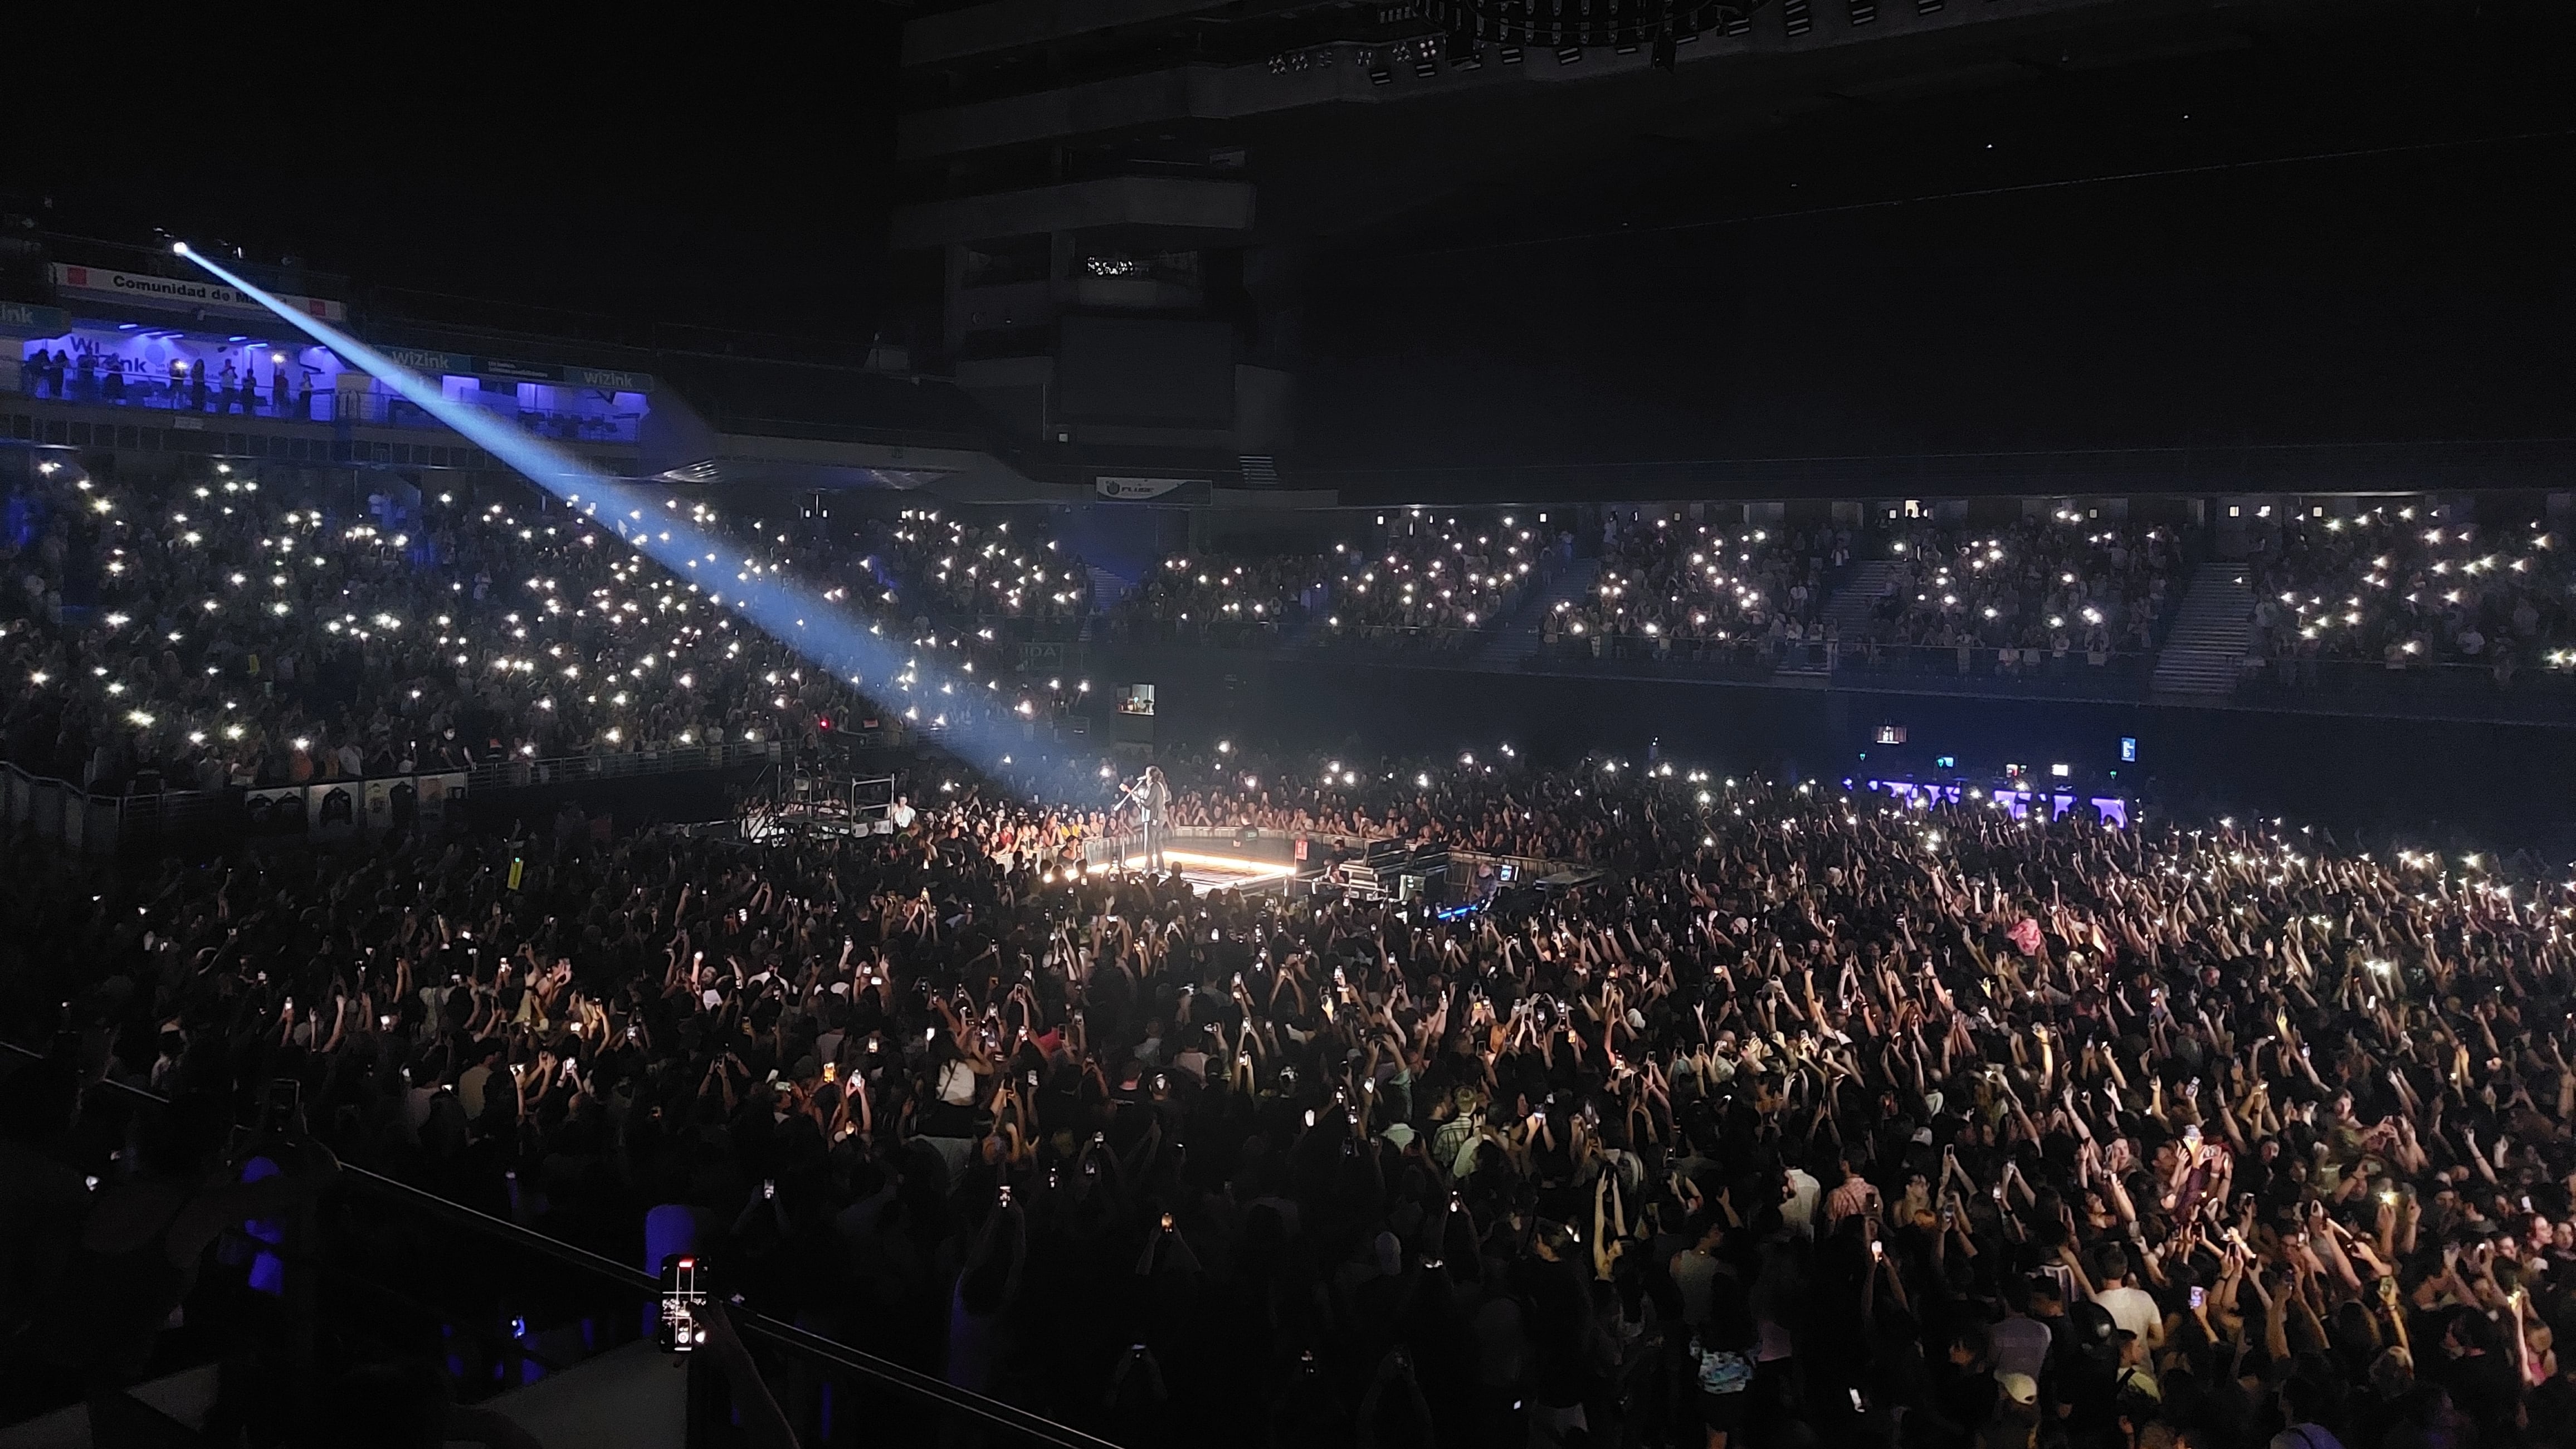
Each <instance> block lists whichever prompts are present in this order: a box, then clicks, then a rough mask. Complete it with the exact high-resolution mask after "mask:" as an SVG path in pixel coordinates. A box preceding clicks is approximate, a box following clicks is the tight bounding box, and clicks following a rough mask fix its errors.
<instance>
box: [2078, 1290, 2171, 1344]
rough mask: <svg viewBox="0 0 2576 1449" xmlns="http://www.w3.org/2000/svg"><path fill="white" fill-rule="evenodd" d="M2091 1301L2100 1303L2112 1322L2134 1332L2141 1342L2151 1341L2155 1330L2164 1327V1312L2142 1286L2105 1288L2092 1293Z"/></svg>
mask: <svg viewBox="0 0 2576 1449" xmlns="http://www.w3.org/2000/svg"><path fill="white" fill-rule="evenodd" d="M2093 1301H2094V1302H2096V1303H2099V1304H2101V1305H2102V1310H2103V1311H2104V1312H2106V1313H2108V1314H2110V1315H2111V1321H2112V1322H2113V1323H2116V1324H2118V1325H2119V1326H2121V1327H2122V1328H2125V1329H2127V1330H2129V1331H2130V1332H2131V1333H2134V1334H2136V1335H2137V1336H2138V1339H2139V1341H2140V1342H2142V1343H2144V1342H2152V1341H2153V1340H2154V1338H2155V1336H2156V1330H2157V1329H2159V1328H2162V1327H2164V1322H2165V1316H2164V1314H2163V1313H2162V1312H2160V1311H2159V1310H2158V1309H2157V1308H2156V1300H2155V1299H2154V1298H2153V1297H2152V1296H2150V1295H2149V1294H2148V1293H2147V1291H2146V1290H2145V1289H2143V1288H2128V1287H2121V1288H2105V1289H2103V1290H2102V1291H2101V1292H2099V1293H2096V1294H2094V1295H2093Z"/></svg>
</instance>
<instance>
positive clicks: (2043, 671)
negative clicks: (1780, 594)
mask: <svg viewBox="0 0 2576 1449" xmlns="http://www.w3.org/2000/svg"><path fill="white" fill-rule="evenodd" d="M2155 665H2156V656H2155V655H2154V654H2153V653H2150V652H2123V651H2118V650H2083V649H2067V650H2063V651H2061V650H2055V649H2041V648H2030V647H2022V648H1998V647H1992V646H1988V645H1982V644H1871V643H1859V644H1854V643H1849V642H1846V643H1843V644H1841V645H1840V646H1839V647H1838V648H1837V649H1836V650H1835V654H1834V661H1833V664H1832V666H1831V667H1832V670H1833V676H1834V682H1835V683H1837V684H1849V685H1856V686H1866V685H1868V684H1871V683H1888V684H1898V685H1902V686H1903V687H1905V688H1907V689H1922V690H1934V691H1942V692H1950V691H1956V692H1959V693H1967V694H2035V695H2070V696H2081V697H2086V698H2101V697H2105V696H2109V697H2114V698H2122V699H2132V698H2134V699H2143V698H2145V697H2146V694H2147V691H2148V688H2149V686H2150V684H2151V682H2152V681H2153V679H2154V676H2155Z"/></svg>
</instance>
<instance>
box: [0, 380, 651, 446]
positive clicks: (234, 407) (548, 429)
mask: <svg viewBox="0 0 2576 1449" xmlns="http://www.w3.org/2000/svg"><path fill="white" fill-rule="evenodd" d="M22 366H24V368H25V381H26V387H25V388H24V390H23V392H22V394H21V395H22V396H24V397H25V398H26V399H27V400H29V401H32V402H60V403H70V404H74V405H77V406H87V407H103V408H109V409H114V410H119V411H126V410H135V411H141V412H145V413H158V414H166V415H169V416H172V417H174V418H181V419H185V418H191V417H194V418H200V419H205V418H211V419H224V418H242V419H247V420H250V421H255V422H256V421H267V422H280V423H314V424H321V425H325V426H328V425H332V424H338V423H347V424H353V425H365V426H369V427H385V428H411V429H417V430H420V431H424V432H444V431H447V424H446V423H444V422H441V421H440V420H439V419H437V418H435V417H433V416H431V415H430V414H429V413H428V412H427V411H426V410H425V409H423V408H421V407H420V406H419V405H418V404H416V403H412V402H409V401H407V400H405V399H403V398H399V397H394V396H390V395H387V394H381V393H373V392H363V393H362V392H337V391H333V390H331V389H327V388H308V389H305V390H303V391H299V392H292V393H287V392H279V391H276V390H275V389H274V388H267V387H262V388H250V387H244V386H239V385H236V386H231V387H226V386H224V385H223V384H221V383H220V382H217V383H209V384H207V385H205V386H203V387H200V386H199V385H198V383H197V381H196V380H195V379H193V378H187V379H183V378H165V377H153V376H148V375H146V374H143V373H139V372H136V373H125V372H109V373H98V372H92V373H78V372H75V373H69V374H67V375H66V376H65V377H64V379H63V381H62V382H61V383H59V384H56V383H53V382H52V381H51V380H50V379H46V380H44V381H43V382H42V383H41V385H40V382H39V374H38V373H37V370H36V369H35V368H34V367H33V366H32V365H22ZM459 401H462V402H464V403H465V404H467V405H468V406H470V407H476V408H480V409H481V410H483V411H484V412H487V413H490V414H491V415H492V416H494V417H496V418H500V419H502V420H504V421H506V422H510V423H514V424H516V425H518V426H519V427H521V428H523V429H525V430H527V431H528V432H530V433H534V434H536V435H537V436H539V437H545V438H554V439H557V440H559V441H563V442H574V443H632V442H634V441H635V440H636V438H637V436H638V435H639V434H640V433H641V431H642V429H643V423H644V416H643V414H642V413H607V414H585V413H567V412H543V411H537V410H533V409H525V408H520V407H517V406H516V405H512V406H506V407H504V406H499V405H495V404H492V403H489V402H485V401H483V400H482V399H481V398H480V397H479V396H477V397H466V398H461V399H459ZM183 426H184V424H183Z"/></svg>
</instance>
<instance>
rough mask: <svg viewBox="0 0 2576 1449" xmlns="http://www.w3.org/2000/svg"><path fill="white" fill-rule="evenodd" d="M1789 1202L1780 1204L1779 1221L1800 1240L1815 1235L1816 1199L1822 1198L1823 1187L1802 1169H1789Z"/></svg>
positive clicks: (1812, 1175) (1811, 1174) (1813, 1176)
mask: <svg viewBox="0 0 2576 1449" xmlns="http://www.w3.org/2000/svg"><path fill="white" fill-rule="evenodd" d="M1788 1177H1789V1200H1788V1201H1787V1202H1784V1203H1782V1204H1780V1221H1782V1222H1784V1223H1786V1224H1788V1225H1789V1227H1790V1228H1791V1229H1793V1230H1795V1231H1796V1232H1797V1234H1798V1236H1800V1237H1802V1238H1812V1237H1814V1236H1815V1235H1816V1199H1818V1198H1820V1197H1822V1196H1824V1192H1825V1185H1824V1184H1823V1183H1821V1182H1818V1181H1816V1178H1815V1175H1814V1174H1813V1173H1810V1172H1808V1171H1807V1170H1806V1169H1804V1168H1799V1167H1793V1168H1790V1169H1789V1173H1788Z"/></svg>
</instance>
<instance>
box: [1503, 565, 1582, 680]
mask: <svg viewBox="0 0 2576 1449" xmlns="http://www.w3.org/2000/svg"><path fill="white" fill-rule="evenodd" d="M1600 577H1601V560H1599V559H1597V558H1579V559H1576V560H1574V561H1573V562H1572V563H1569V564H1566V565H1564V566H1563V567H1561V568H1560V569H1558V570H1557V574H1556V577H1555V578H1553V579H1550V580H1548V582H1547V586H1546V587H1545V588H1542V589H1539V590H1538V591H1536V592H1535V593H1534V594H1533V595H1531V597H1529V598H1527V599H1525V600H1523V601H1522V603H1521V606H1520V607H1519V608H1517V609H1514V610H1513V611H1512V612H1511V614H1510V616H1509V617H1508V618H1505V619H1504V620H1503V621H1502V623H1501V624H1500V626H1498V627H1497V628H1496V629H1495V630H1494V636H1493V637H1492V638H1491V639H1489V640H1487V641H1486V642H1485V647H1483V648H1482V649H1479V650H1477V651H1476V652H1475V654H1474V655H1472V656H1470V657H1471V660H1472V662H1473V663H1474V664H1475V665H1476V667H1477V668H1479V669H1517V668H1519V667H1520V663H1521V661H1522V660H1524V659H1527V658H1529V657H1530V656H1531V655H1533V654H1536V653H1537V652H1538V644H1539V633H1538V630H1539V625H1540V623H1541V622H1543V621H1544V620H1545V619H1546V618H1547V616H1548V615H1549V614H1552V613H1554V612H1555V611H1556V606H1557V605H1558V604H1561V603H1564V602H1565V601H1567V600H1569V599H1573V598H1575V597H1577V596H1579V595H1583V594H1588V593H1590V592H1591V591H1592V589H1593V587H1594V584H1595V583H1596V581H1598V580H1599V579H1600Z"/></svg>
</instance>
